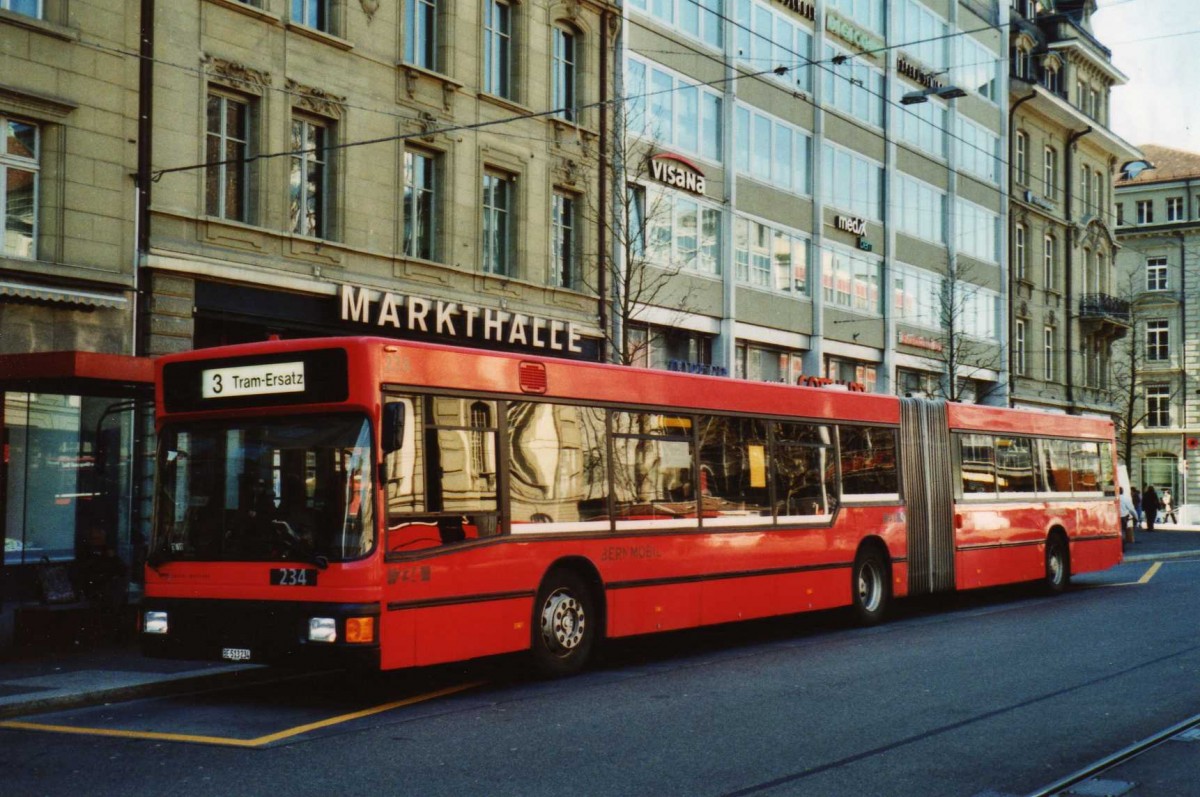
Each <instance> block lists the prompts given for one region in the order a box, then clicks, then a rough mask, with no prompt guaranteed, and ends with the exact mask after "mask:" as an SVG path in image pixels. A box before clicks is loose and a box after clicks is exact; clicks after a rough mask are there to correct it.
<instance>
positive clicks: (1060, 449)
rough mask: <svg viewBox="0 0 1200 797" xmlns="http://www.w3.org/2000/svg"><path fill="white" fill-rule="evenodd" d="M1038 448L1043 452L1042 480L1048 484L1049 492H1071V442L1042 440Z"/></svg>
mask: <svg viewBox="0 0 1200 797" xmlns="http://www.w3.org/2000/svg"><path fill="white" fill-rule="evenodd" d="M1038 448H1039V449H1040V450H1041V454H1042V457H1041V470H1042V481H1044V482H1045V484H1046V490H1047V492H1051V493H1069V492H1071V447H1070V443H1069V442H1068V441H1066V440H1042V441H1041V443H1040V444H1039V445H1038Z"/></svg>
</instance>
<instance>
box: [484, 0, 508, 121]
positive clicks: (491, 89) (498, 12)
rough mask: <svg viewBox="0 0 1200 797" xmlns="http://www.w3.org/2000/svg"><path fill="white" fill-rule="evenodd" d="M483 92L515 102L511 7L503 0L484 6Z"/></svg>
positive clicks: (494, 0)
mask: <svg viewBox="0 0 1200 797" xmlns="http://www.w3.org/2000/svg"><path fill="white" fill-rule="evenodd" d="M483 90H484V91H486V92H488V93H489V94H494V95H496V96H497V97H504V98H506V99H510V100H511V99H513V98H514V97H513V88H512V6H510V5H509V4H508V3H506V2H503V0H484V4H483Z"/></svg>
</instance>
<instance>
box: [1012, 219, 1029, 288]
mask: <svg viewBox="0 0 1200 797" xmlns="http://www.w3.org/2000/svg"><path fill="white" fill-rule="evenodd" d="M1013 238H1014V241H1013V271H1015V272H1016V275H1017V279H1019V280H1023V279H1026V278H1027V274H1026V271H1025V225H1024V224H1018V225H1017V226H1016V232H1015V234H1014V235H1013Z"/></svg>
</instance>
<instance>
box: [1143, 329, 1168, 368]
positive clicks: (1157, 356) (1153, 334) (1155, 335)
mask: <svg viewBox="0 0 1200 797" xmlns="http://www.w3.org/2000/svg"><path fill="white" fill-rule="evenodd" d="M1170 359H1171V323H1170V322H1169V321H1168V320H1167V319H1165V318H1152V319H1150V320H1149V321H1147V322H1146V360H1147V362H1152V363H1165V362H1167V361H1168V360H1170Z"/></svg>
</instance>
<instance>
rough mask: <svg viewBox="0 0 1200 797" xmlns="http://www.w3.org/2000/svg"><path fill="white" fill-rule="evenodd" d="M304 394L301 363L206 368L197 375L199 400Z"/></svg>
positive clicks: (302, 365)
mask: <svg viewBox="0 0 1200 797" xmlns="http://www.w3.org/2000/svg"><path fill="white" fill-rule="evenodd" d="M303 392H304V363H303V362H289V363H268V364H265V365H243V366H240V367H236V368H209V369H206V370H204V371H202V372H201V373H200V396H201V397H202V398H206V399H213V398H233V397H235V396H266V395H272V394H275V393H303Z"/></svg>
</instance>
